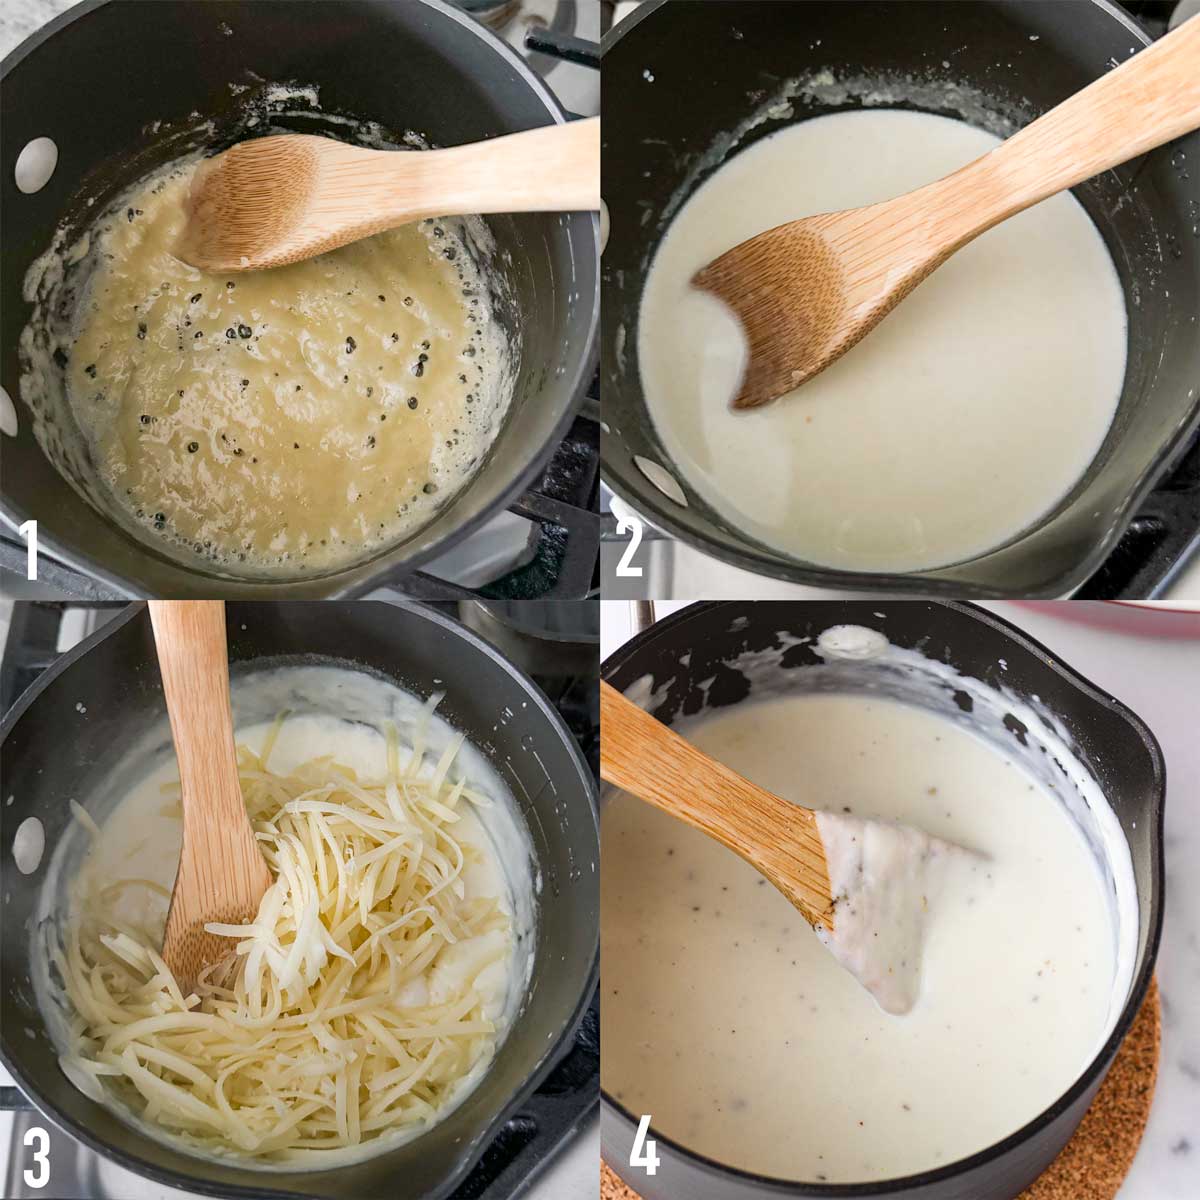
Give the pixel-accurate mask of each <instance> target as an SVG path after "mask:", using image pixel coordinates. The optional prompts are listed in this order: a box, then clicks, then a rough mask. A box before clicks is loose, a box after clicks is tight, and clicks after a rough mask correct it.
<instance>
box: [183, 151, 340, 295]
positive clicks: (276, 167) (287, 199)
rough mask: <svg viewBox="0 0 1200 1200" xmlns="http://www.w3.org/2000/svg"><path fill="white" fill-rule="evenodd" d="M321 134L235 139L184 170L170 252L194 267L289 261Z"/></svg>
mask: <svg viewBox="0 0 1200 1200" xmlns="http://www.w3.org/2000/svg"><path fill="white" fill-rule="evenodd" d="M329 144H330V143H329V139H328V138H320V137H312V136H310V135H306V134H281V135H278V136H275V137H265V138H254V139H252V140H251V141H247V142H239V143H238V144H237V145H236V146H232V147H230V148H229V149H228V150H226V151H224V152H223V153H222V154H218V155H216V156H215V157H213V158H206V159H205V160H204V161H203V162H201V163H200V164H199V165H198V166H197V167H196V171H195V174H194V175H193V176H192V183H191V187H190V189H189V191H188V198H187V201H186V206H187V224H186V225H185V226H184V230H183V233H182V234H181V235H180V238H179V242H178V244H177V245H176V247H175V254H176V255H177V257H179V258H181V259H183V261H184V262H186V263H190V264H191V265H192V266H193V267H198V268H200V270H202V271H210V272H223V271H245V270H250V269H258V268H262V267H272V266H280V265H283V264H284V263H286V262H291V261H294V260H295V258H296V257H298V256H296V255H294V254H292V253H291V247H292V244H293V242H294V240H295V235H296V230H297V229H300V228H302V227H303V225H304V221H305V216H306V214H307V213H308V210H309V207H310V204H311V202H312V197H313V194H314V192H315V189H316V180H317V177H318V173H319V171H320V169H321V165H322V162H323V160H324V156H325V153H326V147H327V146H328V145H329Z"/></svg>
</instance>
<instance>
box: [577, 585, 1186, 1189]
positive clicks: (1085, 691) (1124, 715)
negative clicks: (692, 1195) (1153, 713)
mask: <svg viewBox="0 0 1200 1200" xmlns="http://www.w3.org/2000/svg"><path fill="white" fill-rule="evenodd" d="M927 602H928V604H930V605H932V606H936V607H938V608H944V609H949V610H951V611H952V612H957V613H961V614H963V615H965V616H967V617H969V618H970V619H971V620H974V621H976V622H978V623H979V624H980V625H984V626H988V627H990V628H991V629H993V630H994V631H996V632H998V633H1000V634H1002V635H1003V636H1004V637H1006V638H1007V639H1008V640H1009V641H1011V642H1013V643H1014V646H1015V647H1016V648H1017V649H1018V650H1020V651H1022V652H1023V653H1025V654H1029V655H1032V656H1033V657H1034V658H1035V659H1036V660H1037V661H1038V662H1040V663H1041V664H1042V665H1043V666H1046V667H1049V669H1050V670H1051V671H1053V672H1054V673H1055V674H1056V675H1058V676H1059V677H1060V678H1061V679H1063V680H1064V681H1065V682H1067V683H1069V684H1070V685H1071V686H1072V687H1073V688H1074V689H1075V690H1076V691H1077V692H1079V693H1080V694H1081V695H1082V696H1084V697H1085V698H1086V700H1087V701H1088V702H1089V703H1090V704H1093V705H1099V706H1100V707H1101V708H1104V709H1106V710H1108V711H1110V712H1112V713H1115V714H1116V715H1117V716H1119V717H1120V718H1121V719H1122V720H1123V721H1125V723H1126V724H1127V725H1128V726H1129V728H1130V731H1131V732H1132V733H1133V735H1134V736H1135V737H1137V738H1139V739H1140V740H1141V742H1142V744H1143V745H1144V746H1145V747H1146V751H1147V753H1148V754H1149V756H1150V761H1151V765H1152V767H1153V770H1154V789H1155V790H1154V795H1153V807H1152V811H1151V813H1150V837H1151V842H1152V855H1151V862H1150V886H1149V892H1150V898H1149V913H1148V917H1149V929H1148V934H1147V939H1146V949H1145V952H1144V954H1143V955H1142V959H1141V962H1140V964H1139V965H1138V968H1137V970H1136V971H1135V973H1134V977H1133V979H1132V980H1131V982H1130V987H1129V994H1128V995H1127V996H1126V998H1125V1002H1124V1005H1123V1007H1122V1009H1121V1013H1120V1015H1119V1016H1118V1018H1117V1020H1116V1023H1115V1024H1114V1025H1113V1028H1112V1030H1111V1031H1110V1032H1109V1035H1108V1037H1107V1038H1106V1039H1105V1042H1104V1044H1103V1045H1102V1046H1101V1047H1100V1048H1099V1049H1098V1050H1097V1051H1096V1052H1095V1053H1094V1054H1093V1055H1092V1057H1091V1058H1090V1059H1089V1061H1088V1063H1087V1066H1086V1067H1085V1068H1084V1069H1083V1071H1082V1072H1081V1073H1080V1075H1079V1077H1078V1078H1077V1079H1076V1080H1075V1082H1074V1083H1073V1084H1072V1085H1071V1086H1070V1087H1069V1088H1068V1089H1067V1090H1066V1091H1065V1092H1063V1094H1062V1095H1061V1096H1059V1097H1058V1099H1057V1100H1055V1102H1054V1103H1053V1104H1051V1105H1050V1106H1049V1107H1048V1108H1045V1109H1043V1110H1042V1112H1040V1113H1039V1114H1038V1115H1037V1116H1035V1117H1034V1118H1032V1119H1031V1120H1029V1121H1027V1122H1026V1123H1025V1124H1024V1125H1022V1126H1021V1127H1020V1128H1019V1129H1017V1130H1015V1131H1014V1132H1013V1133H1010V1134H1009V1135H1007V1136H1006V1137H1004V1138H1002V1139H1001V1140H1000V1141H998V1142H994V1143H992V1144H991V1145H990V1146H986V1147H984V1149H982V1150H979V1151H976V1152H975V1153H974V1154H971V1155H968V1156H967V1157H966V1158H961V1159H958V1160H957V1161H955V1162H952V1163H948V1164H947V1165H946V1166H943V1167H937V1168H936V1169H934V1170H930V1171H921V1172H918V1173H916V1174H912V1175H904V1176H897V1177H896V1178H895V1179H886V1180H878V1181H873V1182H870V1183H813V1182H806V1181H802V1180H795V1179H784V1178H780V1177H778V1176H771V1175H762V1174H759V1173H757V1172H754V1171H747V1170H743V1169H742V1168H740V1167H733V1166H730V1165H728V1164H726V1163H722V1162H720V1161H719V1160H717V1159H715V1158H711V1157H709V1156H707V1155H705V1154H701V1153H699V1152H698V1151H695V1150H692V1149H689V1148H688V1147H687V1146H684V1145H683V1144H682V1143H680V1142H677V1141H675V1140H673V1139H672V1138H670V1137H667V1136H666V1135H664V1134H662V1133H660V1132H659V1131H658V1130H656V1129H654V1128H653V1126H651V1132H652V1133H653V1135H654V1137H655V1138H656V1139H657V1141H658V1144H659V1145H660V1146H663V1147H667V1148H669V1149H670V1151H671V1153H672V1154H673V1155H676V1156H677V1157H679V1158H680V1159H682V1160H683V1161H685V1162H687V1163H689V1164H690V1165H691V1166H692V1167H694V1168H698V1169H700V1170H702V1171H704V1172H705V1173H707V1174H710V1175H714V1176H716V1177H718V1178H726V1179H730V1180H736V1181H738V1182H740V1183H743V1184H746V1185H749V1186H752V1187H756V1188H759V1189H761V1190H762V1191H764V1192H770V1193H773V1194H776V1195H781V1196H796V1197H827V1198H829V1200H850V1198H852V1197H853V1198H859V1197H866V1196H902V1195H907V1194H908V1193H909V1192H911V1191H915V1190H916V1189H919V1188H922V1187H927V1186H930V1185H933V1184H939V1183H945V1182H947V1181H949V1180H953V1179H955V1178H956V1177H958V1176H960V1175H963V1174H964V1173H967V1172H970V1171H974V1170H976V1169H978V1168H982V1167H986V1166H987V1165H988V1164H990V1163H993V1162H995V1161H997V1160H999V1159H1001V1158H1003V1157H1004V1156H1005V1155H1006V1154H1008V1153H1009V1152H1010V1151H1012V1150H1015V1149H1017V1148H1018V1147H1019V1146H1021V1145H1022V1144H1024V1143H1026V1142H1028V1141H1030V1140H1031V1139H1032V1138H1035V1137H1037V1135H1038V1134H1040V1133H1041V1132H1042V1131H1043V1130H1045V1129H1047V1128H1048V1127H1049V1126H1050V1125H1052V1124H1053V1123H1054V1122H1055V1121H1057V1120H1058V1119H1059V1117H1061V1116H1062V1115H1063V1114H1064V1113H1065V1112H1066V1111H1067V1110H1068V1109H1069V1108H1071V1106H1072V1105H1074V1104H1075V1103H1076V1102H1077V1101H1078V1100H1079V1099H1080V1097H1082V1096H1083V1095H1084V1094H1085V1093H1086V1092H1087V1090H1088V1089H1089V1088H1090V1087H1091V1086H1092V1085H1093V1084H1094V1083H1095V1082H1096V1080H1097V1078H1098V1077H1099V1076H1100V1074H1101V1073H1102V1071H1104V1070H1107V1068H1108V1066H1109V1064H1110V1063H1111V1061H1112V1059H1113V1057H1114V1056H1115V1055H1116V1053H1117V1051H1118V1049H1119V1048H1120V1046H1121V1043H1122V1042H1123V1041H1124V1040H1125V1036H1126V1035H1127V1034H1128V1032H1129V1029H1130V1027H1131V1026H1132V1024H1133V1021H1134V1018H1135V1017H1136V1016H1137V1014H1138V1011H1139V1010H1140V1009H1141V1006H1142V1002H1143V1001H1144V1000H1145V997H1146V991H1147V989H1148V988H1149V986H1150V980H1151V977H1152V976H1153V974H1154V963H1155V959H1156V957H1157V955H1158V946H1159V940H1160V938H1161V936H1162V924H1163V909H1164V895H1163V893H1164V883H1165V879H1164V867H1163V813H1164V806H1165V800H1166V762H1165V760H1164V758H1163V753H1162V747H1161V746H1160V745H1159V743H1158V739H1157V738H1156V737H1155V736H1154V733H1153V731H1152V730H1151V729H1150V727H1149V726H1148V725H1147V724H1146V722H1145V721H1143V720H1142V718H1141V717H1140V716H1138V714H1137V713H1135V712H1134V711H1133V710H1132V709H1131V708H1129V707H1128V705H1126V704H1124V703H1122V702H1121V701H1120V700H1118V699H1117V698H1116V697H1115V696H1113V695H1112V694H1110V693H1109V692H1106V691H1104V689H1103V688H1100V687H1098V686H1097V685H1096V684H1094V683H1093V682H1092V681H1091V680H1090V679H1088V678H1087V677H1086V676H1085V675H1083V674H1082V673H1081V672H1079V671H1077V670H1076V669H1075V668H1074V667H1072V666H1070V665H1069V664H1068V663H1067V662H1065V661H1064V660H1063V659H1062V657H1061V656H1059V655H1058V654H1056V653H1055V652H1054V651H1052V650H1050V649H1049V648H1048V647H1046V646H1044V645H1042V643H1041V642H1039V641H1037V640H1036V639H1035V638H1032V637H1030V636H1029V634H1028V633H1026V632H1025V631H1024V630H1023V629H1021V628H1020V627H1019V626H1017V625H1014V624H1013V623H1012V622H1011V621H1007V620H1005V619H1004V618H1003V617H999V616H997V615H996V614H995V613H993V612H990V611H988V610H987V609H983V608H980V607H979V606H978V605H976V604H972V603H969V602H966V601H954V600H937V599H932V600H928V601H927ZM747 603H751V602H748V601H740V600H706V601H700V602H699V603H696V604H690V605H688V606H687V607H686V608H682V609H679V610H677V611H676V612H673V613H671V614H670V615H668V616H666V617H664V618H662V620H660V621H656V622H655V623H654V624H653V625H651V626H650V627H649V628H648V629H646V630H644V631H643V632H641V633H638V634H635V635H634V636H633V637H631V638H630V639H629V640H628V641H627V642H625V643H624V644H623V645H622V646H621V647H620V648H619V649H617V650H615V651H614V652H613V653H612V654H610V655H609V656H608V658H606V659H605V660H604V662H602V663H601V664H600V678H601V679H604V680H606V681H608V682H610V683H611V682H612V681H613V678H614V677H615V676H616V675H618V674H620V673H621V672H622V671H623V670H625V669H626V668H627V667H628V666H629V664H630V663H631V662H632V661H633V660H634V659H635V658H636V657H637V656H638V654H639V653H641V652H642V651H643V650H645V649H647V648H648V647H650V646H651V644H652V643H653V642H654V641H655V640H656V638H657V637H659V636H660V635H661V634H663V633H665V632H668V631H670V630H672V629H674V627H675V626H681V625H686V624H687V623H688V622H689V621H691V620H692V619H693V618H695V617H697V616H699V615H701V614H703V613H707V612H712V611H717V610H720V609H722V608H736V609H737V610H738V611H739V612H743V613H744V609H745V606H746V604H747ZM760 603H764V604H768V605H771V604H784V605H786V604H798V603H803V602H802V601H786V600H780V601H771V600H768V601H762V602H760ZM822 603H823V604H829V605H839V604H863V603H870V604H878V603H879V601H846V600H840V601H839V600H830V601H823V602H822ZM899 603H901V604H903V603H906V601H903V600H901V601H899ZM907 603H911V601H909V602H907ZM601 853H603V848H602V849H601ZM600 1097H601V1101H602V1104H603V1106H604V1108H605V1110H606V1111H607V1112H608V1113H611V1114H612V1115H614V1116H616V1117H619V1118H620V1119H621V1120H622V1121H624V1122H625V1123H626V1124H627V1125H628V1126H629V1128H630V1130H634V1129H636V1128H637V1126H638V1117H637V1116H636V1115H635V1114H633V1113H631V1112H630V1111H629V1110H628V1109H627V1108H626V1107H625V1106H624V1105H623V1104H621V1102H620V1101H619V1100H617V1099H615V1098H614V1097H613V1096H612V1095H611V1094H610V1093H609V1092H608V1091H607V1090H605V1088H604V1086H603V1083H602V1084H601V1089H600Z"/></svg>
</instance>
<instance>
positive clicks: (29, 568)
mask: <svg viewBox="0 0 1200 1200" xmlns="http://www.w3.org/2000/svg"><path fill="white" fill-rule="evenodd" d="M17 532H18V533H19V534H20V535H21V536H22V537H23V538H24V539H25V545H26V547H27V550H26V560H25V563H26V565H25V578H26V579H36V578H37V554H38V544H37V522H36V521H26V522H25V524H24V525H22V526H21V527H20V528H19V529H18V530H17ZM29 1132H30V1133H33V1132H34V1131H33V1130H32V1129H31V1130H30V1131H29ZM30 1186H31V1187H33V1186H35V1185H33V1184H31V1185H30Z"/></svg>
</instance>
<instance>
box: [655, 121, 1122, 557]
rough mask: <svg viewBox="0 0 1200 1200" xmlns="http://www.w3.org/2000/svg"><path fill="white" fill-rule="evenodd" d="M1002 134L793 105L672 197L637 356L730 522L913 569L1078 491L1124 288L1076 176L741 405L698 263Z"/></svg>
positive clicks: (1007, 534)
mask: <svg viewBox="0 0 1200 1200" xmlns="http://www.w3.org/2000/svg"><path fill="white" fill-rule="evenodd" d="M997 144H998V140H997V139H996V138H995V137H993V136H992V135H991V134H987V133H984V132H982V131H981V130H979V129H975V128H973V127H971V126H969V125H967V124H965V123H963V122H960V121H955V120H951V119H949V118H945V117H936V116H931V115H929V114H926V113H915V112H907V111H899V110H896V111H886V110H866V111H858V112H844V113H837V114H834V115H832V116H824V117H818V118H815V119H812V120H807V121H802V122H800V123H798V124H796V125H793V126H790V127H788V128H786V129H783V130H781V131H780V132H778V133H775V134H773V135H771V136H769V137H767V138H764V139H763V140H761V141H759V142H757V143H755V144H754V145H752V146H750V147H749V148H747V149H745V150H743V151H741V152H739V153H738V154H736V155H735V156H734V157H732V158H731V159H730V160H729V161H728V162H727V163H726V164H725V165H723V166H721V167H720V168H719V169H718V170H717V171H716V172H715V174H713V175H712V176H711V177H710V178H709V179H708V180H707V181H706V182H705V183H704V184H703V185H702V186H701V187H700V188H699V189H698V190H697V191H696V192H695V193H694V195H692V196H691V197H689V199H688V200H687V202H686V203H685V204H684V205H683V207H682V208H681V210H680V211H679V213H678V215H677V216H676V217H675V219H674V221H673V222H672V224H671V225H670V226H669V228H668V229H667V232H666V235H665V237H664V238H663V241H662V244H661V246H660V247H659V249H658V251H657V253H656V256H655V258H654V262H653V264H652V266H651V269H650V272H649V274H648V277H647V279H646V286H645V292H644V294H643V297H642V307H641V312H640V317H639V326H638V361H639V366H640V371H641V378H642V385H643V389H644V392H645V395H646V402H647V405H648V407H649V411H650V416H651V418H652V420H653V422H654V426H655V429H656V430H657V432H658V434H659V437H660V438H661V439H662V442H663V445H664V447H665V448H666V450H667V452H668V454H669V455H670V456H671V458H672V459H673V460H674V463H675V465H676V466H677V467H678V469H679V471H680V472H681V473H682V474H683V475H684V476H685V477H686V478H687V480H688V481H689V482H690V483H691V485H692V486H693V487H694V488H695V489H696V490H697V491H698V492H699V493H700V494H701V495H702V496H703V497H704V499H705V500H707V501H708V503H709V504H711V505H712V506H713V508H715V509H716V510H717V512H718V513H720V514H721V515H722V516H723V517H724V518H726V519H727V520H728V521H729V522H730V524H731V525H733V526H735V527H736V528H738V529H740V530H742V531H743V532H744V533H746V534H747V535H749V536H751V537H753V538H756V539H758V540H760V541H762V542H764V543H766V544H767V545H769V546H771V547H773V548H775V549H777V550H779V551H782V552H784V553H787V554H790V555H793V556H795V557H796V558H799V559H802V560H807V561H810V562H814V563H818V564H821V565H825V566H832V567H839V568H843V569H847V570H851V569H853V570H862V571H912V570H921V569H924V568H930V567H936V566H941V565H945V564H949V563H953V562H958V561H962V560H966V559H970V558H973V557H976V556H978V555H980V554H983V553H986V552H987V551H989V550H991V549H994V548H996V547H998V546H1000V545H1002V544H1004V543H1005V542H1007V541H1009V540H1010V539H1011V538H1013V537H1015V536H1017V535H1018V534H1020V533H1021V532H1022V531H1024V530H1025V529H1027V528H1028V527H1030V526H1031V525H1033V524H1035V523H1037V522H1038V521H1039V520H1040V519H1041V518H1042V517H1044V516H1045V515H1047V514H1048V513H1049V512H1050V511H1052V510H1053V509H1054V508H1055V506H1056V505H1057V504H1058V503H1059V502H1060V501H1061V500H1062V499H1063V498H1064V497H1065V496H1066V495H1067V494H1068V493H1069V492H1070V491H1071V489H1072V488H1073V486H1074V485H1075V484H1076V482H1077V481H1078V480H1079V479H1080V477H1081V476H1082V475H1083V473H1084V472H1085V471H1086V469H1087V467H1088V465H1089V463H1090V462H1091V461H1092V459H1093V458H1094V457H1095V455H1096V452H1097V451H1098V450H1099V448H1100V446H1101V443H1102V442H1103V440H1104V436H1105V434H1106V432H1107V430H1108V428H1109V426H1110V424H1111V423H1112V419H1113V414H1114V412H1115V411H1116V406H1117V401H1118V399H1119V397H1120V392H1121V386H1122V383H1123V380H1124V373H1125V353H1126V322H1125V306H1124V298H1123V295H1122V291H1121V287H1120V283H1119V280H1118V278H1117V275H1116V271H1115V269H1114V267H1113V264H1112V261H1111V259H1110V258H1109V255H1108V251H1107V249H1106V248H1105V246H1104V243H1103V241H1102V240H1101V238H1100V235H1099V234H1098V232H1097V231H1096V228H1095V227H1094V226H1093V224H1092V223H1091V221H1090V219H1089V218H1088V216H1087V214H1086V213H1085V212H1084V210H1083V208H1082V207H1081V206H1080V204H1079V203H1078V201H1076V200H1075V198H1074V197H1073V196H1071V195H1070V194H1069V193H1067V194H1063V195H1059V196H1055V197H1053V198H1051V199H1050V200H1047V201H1045V202H1043V203H1042V204H1039V205H1037V206H1036V207H1034V208H1032V209H1030V210H1029V211H1027V212H1025V213H1022V214H1021V215H1019V216H1017V217H1014V218H1013V219H1012V220H1009V221H1006V222H1004V223H1003V224H1001V225H999V226H997V227H996V228H995V229H993V230H991V231H989V232H988V233H986V234H984V235H983V236H982V237H981V238H979V239H978V240H977V241H976V242H974V243H972V244H971V245H969V246H967V247H966V248H964V249H963V250H961V251H959V253H958V254H956V255H955V256H954V257H953V258H951V259H950V261H949V262H947V263H946V264H945V265H944V266H942V267H940V268H939V269H938V270H937V271H936V272H935V273H934V274H933V275H932V276H931V277H930V278H929V279H928V280H927V281H926V282H924V283H923V284H921V286H920V287H919V288H917V290H916V291H915V292H914V293H913V294H912V295H911V296H909V297H908V298H907V299H906V300H905V301H904V302H903V304H901V305H900V306H899V307H898V308H897V309H896V310H895V312H893V313H892V314H891V315H890V316H888V317H887V319H886V320H885V321H884V322H883V323H882V324H881V325H880V326H879V327H878V328H877V329H876V330H875V331H874V332H872V333H871V334H870V335H869V336H868V337H867V338H866V339H865V340H864V341H863V342H862V343H860V345H858V346H857V347H855V348H854V349H853V350H851V351H850V352H849V353H848V354H847V355H846V356H845V357H844V358H843V359H841V360H840V361H839V362H837V363H835V364H834V365H833V366H832V367H830V368H829V369H828V370H826V371H825V372H823V373H822V374H821V375H819V376H818V377H817V378H816V379H814V380H812V381H811V382H809V383H807V384H805V385H804V386H803V387H802V388H800V389H799V390H797V391H796V392H794V393H792V394H791V395H789V396H785V397H783V398H782V399H780V400H778V401H776V402H775V403H773V404H770V405H766V406H764V407H763V408H760V409H755V410H749V411H742V412H735V411H733V410H732V409H731V408H730V405H729V400H730V398H731V397H732V395H733V394H734V392H735V390H736V385H737V380H738V374H739V369H740V363H741V359H742V355H743V353H744V349H743V343H744V338H743V337H742V335H741V332H740V328H739V326H738V325H737V322H736V320H735V318H734V317H733V316H732V314H731V313H729V311H728V310H726V309H725V308H724V306H723V305H721V304H720V303H719V302H718V301H716V300H715V299H713V298H712V297H711V296H709V295H707V294H706V293H701V292H697V291H695V290H694V289H692V288H691V287H690V284H689V281H690V279H691V277H692V276H693V275H694V274H695V272H696V271H697V270H699V269H700V268H701V267H702V266H704V265H705V264H706V263H708V262H710V261H711V260H712V259H713V258H715V257H717V256H718V255H720V254H722V253H724V252H725V251H726V250H728V249H730V248H731V247H733V246H735V245H736V244H737V243H739V242H741V241H744V240H745V239H746V238H749V237H752V236H753V235H755V234H757V233H760V232H762V231H763V230H766V229H769V228H772V227H773V226H775V225H779V224H782V223H783V222H786V221H790V220H794V219H796V218H798V217H802V216H808V215H811V214H813V213H818V212H829V211H833V210H838V209H843V208H853V207H858V206H860V205H865V204H871V203H875V202H877V201H881V200H886V199H888V198H890V197H893V196H896V195H899V194H901V193H903V192H906V191H910V190H911V189H913V188H916V187H919V186H921V185H923V184H925V183H929V182H930V181H932V180H934V179H937V178H940V177H942V176H944V175H947V174H949V173H951V172H952V171H955V170H957V169H958V168H960V167H962V166H964V165H965V164H966V163H967V162H969V161H971V160H972V159H974V158H976V157H978V156H979V155H981V154H985V153H987V151H989V150H991V149H992V148H993V147H995V146H996V145H997Z"/></svg>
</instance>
